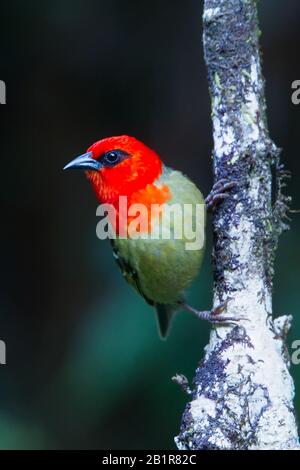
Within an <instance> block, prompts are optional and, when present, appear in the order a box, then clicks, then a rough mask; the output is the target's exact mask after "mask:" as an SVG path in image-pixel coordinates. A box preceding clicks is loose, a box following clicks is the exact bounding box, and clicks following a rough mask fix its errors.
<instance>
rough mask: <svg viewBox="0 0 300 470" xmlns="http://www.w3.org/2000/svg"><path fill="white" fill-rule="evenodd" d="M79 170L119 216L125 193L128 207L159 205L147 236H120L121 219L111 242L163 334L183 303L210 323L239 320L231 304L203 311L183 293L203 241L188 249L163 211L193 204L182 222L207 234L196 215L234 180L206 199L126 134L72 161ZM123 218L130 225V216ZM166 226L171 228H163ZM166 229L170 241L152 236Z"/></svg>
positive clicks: (194, 272)
mask: <svg viewBox="0 0 300 470" xmlns="http://www.w3.org/2000/svg"><path fill="white" fill-rule="evenodd" d="M77 168H78V169H82V170H85V172H86V175H87V178H88V179H89V181H90V182H91V184H92V187H93V189H94V192H95V194H96V197H97V199H98V201H99V202H100V203H106V204H111V205H112V206H113V207H114V209H115V211H116V214H117V215H119V211H120V208H119V198H120V196H123V197H124V196H126V197H127V204H128V207H130V206H131V205H132V204H143V205H144V207H146V208H147V209H149V212H148V213H149V214H150V208H151V207H153V204H157V205H158V206H159V207H161V210H160V211H156V212H155V211H153V213H152V212H151V216H150V218H148V219H147V223H146V225H144V230H145V226H146V231H147V232H148V233H147V235H148V236H147V237H132V236H130V235H128V232H126V235H127V236H126V237H124V236H122V237H120V236H119V235H120V234H119V229H120V226H121V225H122V224H119V222H120V221H119V220H118V223H117V224H115V225H114V227H113V230H114V231H115V234H116V237H115V239H112V240H111V243H112V247H113V252H114V257H115V259H116V261H117V263H118V265H119V267H120V269H121V271H122V274H123V275H124V277H125V279H126V280H127V282H128V283H129V284H130V285H132V286H133V287H134V288H135V290H136V291H137V292H138V293H139V294H140V295H141V296H142V297H143V298H144V299H145V300H146V302H147V303H148V304H150V305H152V306H154V307H155V309H156V312H157V319H158V326H159V331H160V335H161V337H165V336H166V335H167V332H168V328H169V324H170V320H171V317H172V315H173V313H174V312H175V311H176V310H177V309H178V308H179V307H182V308H183V309H185V310H187V311H190V312H193V313H195V314H196V315H197V316H198V317H200V318H204V319H206V320H209V321H210V322H212V323H226V322H230V323H232V322H233V321H237V320H238V319H236V318H235V319H234V318H231V317H226V316H224V315H222V314H221V313H222V312H223V311H224V310H225V308H226V306H227V302H224V303H223V304H221V305H220V306H219V307H218V308H216V309H214V310H212V311H204V312H201V311H198V310H196V309H194V308H193V307H190V306H189V305H188V304H187V303H186V302H185V301H184V291H185V290H186V288H187V287H188V286H189V285H190V284H191V282H192V281H193V280H194V278H195V277H196V276H197V274H198V272H199V269H200V267H201V263H202V258H203V252H204V245H203V244H202V245H201V246H199V247H197V248H196V249H187V248H186V246H187V245H186V244H187V243H189V242H190V239H188V238H187V237H186V235H185V233H186V230H182V236H181V237H178V236H176V234H175V227H174V224H175V223H176V219H172V220H171V218H170V217H163V215H164V214H163V213H164V210H166V207H167V208H169V207H170V205H172V206H173V205H174V204H175V205H177V207H178V205H179V207H182V208H186V207H189V208H191V211H190V215H191V217H189V218H188V219H187V220H186V219H184V223H189V224H191V225H193V226H195V224H196V231H199V233H200V232H201V231H202V232H203V233H204V225H205V211H203V214H204V215H203V217H200V218H197V217H196V207H197V205H198V207H200V205H204V204H206V209H207V208H210V207H213V206H214V205H215V204H216V202H218V201H220V200H221V199H224V198H225V197H226V195H227V194H226V193H224V191H227V190H228V189H230V188H232V186H233V185H234V184H233V183H230V182H229V183H228V182H225V181H219V182H218V183H217V185H215V186H214V188H213V191H212V192H211V194H210V195H209V196H208V198H207V199H206V200H205V201H204V199H203V196H202V194H201V192H200V191H199V189H198V188H197V187H196V186H195V184H194V183H193V182H192V181H191V180H190V179H189V178H187V177H186V176H184V175H183V174H182V173H181V172H180V171H175V170H173V169H171V168H168V167H166V166H165V165H163V163H162V161H161V159H160V158H159V156H158V155H157V153H156V152H154V151H153V150H152V149H150V148H149V147H147V146H146V145H145V144H143V143H142V142H140V141H139V140H137V139H135V138H133V137H129V136H126V135H123V136H118V137H108V138H105V139H102V140H99V141H98V142H95V143H94V144H93V145H92V146H91V147H89V148H88V150H87V152H86V153H85V154H83V155H81V156H80V157H77V158H76V159H75V160H73V161H71V162H70V163H69V164H68V165H66V166H65V168H64V169H65V170H66V169H77ZM173 207H174V206H173ZM193 209H195V210H193ZM183 214H184V211H183ZM175 217H176V215H175ZM124 220H125V221H126V223H127V224H129V223H130V222H132V217H130V216H129V217H128V219H127V220H126V219H124ZM180 223H181V222H180ZM164 224H168V225H169V226H168V227H165V226H164ZM166 228H167V229H168V231H169V232H168V233H169V234H170V237H168V239H167V238H164V237H161V236H160V237H157V236H153V235H156V234H161V233H163V232H164V230H165V229H166ZM188 228H189V229H191V227H188ZM125 230H126V228H125ZM189 233H190V232H189Z"/></svg>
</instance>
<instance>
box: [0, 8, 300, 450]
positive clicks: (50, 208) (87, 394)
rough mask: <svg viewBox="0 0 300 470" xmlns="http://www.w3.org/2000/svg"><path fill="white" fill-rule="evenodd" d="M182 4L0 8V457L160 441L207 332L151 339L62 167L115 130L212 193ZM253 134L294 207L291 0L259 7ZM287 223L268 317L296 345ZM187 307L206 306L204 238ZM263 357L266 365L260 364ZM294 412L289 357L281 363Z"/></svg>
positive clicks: (297, 228) (90, 210)
mask: <svg viewBox="0 0 300 470" xmlns="http://www.w3.org/2000/svg"><path fill="white" fill-rule="evenodd" d="M201 14H202V2H201V1H200V0H187V1H185V2H182V1H180V0H172V1H171V0H165V1H164V2H162V1H159V0H152V1H141V0H139V1H138V0H98V1H92V0H87V1H83V0H72V1H71V0H52V1H51V2H50V1H45V2H38V1H32V0H30V1H28V2H22V1H13V2H10V3H8V2H5V3H3V5H2V6H1V28H0V31H1V32H0V35H1V41H0V49H1V54H0V56H1V61H0V79H1V80H5V82H6V85H7V105H5V106H1V108H0V114H1V127H0V129H1V140H0V148H1V203H2V211H1V237H2V239H1V248H2V250H1V252H2V255H1V279H0V293H1V295H0V302H1V306H0V339H2V340H4V341H5V342H6V346H7V365H5V366H0V448H1V449H117V448H121V449H140V448H141V449H158V448H166V449H169V448H174V447H175V446H174V441H173V437H174V435H176V433H177V432H178V429H179V425H180V418H181V414H182V412H183V409H184V406H185V403H186V401H187V397H185V396H184V395H183V393H182V392H181V391H180V390H179V389H178V387H177V386H176V385H175V384H173V383H172V382H171V377H172V376H173V375H174V374H175V373H176V372H180V373H184V374H185V375H187V376H188V377H189V378H190V379H191V378H192V376H193V371H194V370H195V367H196V366H197V363H198V361H199V360H200V359H201V357H202V356H203V348H204V346H205V344H206V343H207V340H208V336H209V327H208V325H206V324H205V323H204V322H200V321H197V320H196V319H195V318H193V317H192V316H189V315H188V314H184V313H180V314H178V316H177V317H176V319H175V321H174V324H173V328H172V331H171V335H170V337H169V339H168V341H167V342H162V341H160V340H159V338H158V335H157V331H156V324H155V321H154V315H153V312H152V310H151V308H150V307H149V306H147V305H146V304H145V303H144V302H143V300H142V299H141V298H139V297H138V296H137V295H136V294H135V292H134V291H133V290H131V289H130V288H129V287H128V286H127V285H126V284H125V282H124V280H123V279H122V277H121V275H120V273H119V272H118V270H117V268H116V266H115V263H114V261H113V259H112V257H111V252H110V246H109V243H108V242H101V241H99V240H98V239H97V238H96V233H95V229H96V223H97V218H96V215H95V211H96V201H95V200H94V197H93V194H92V192H91V190H90V188H89V187H88V183H87V182H86V181H85V179H84V177H83V175H81V174H72V175H69V174H63V172H62V170H61V169H62V167H63V165H64V164H65V163H66V162H68V161H69V160H70V159H71V158H73V157H75V156H76V155H78V154H80V153H82V152H83V151H85V149H86V148H87V147H88V146H89V145H90V144H91V143H92V142H94V141H95V140H98V139H99V138H101V137H104V136H108V135H118V134H121V133H128V134H131V135H135V136H136V137H137V138H140V139H141V140H143V141H145V142H146V143H148V144H149V145H151V146H152V147H153V148H154V149H156V150H157V151H158V152H159V153H160V155H161V156H162V158H163V160H164V161H165V163H166V164H168V165H170V166H174V167H176V168H178V169H181V170H182V171H183V172H185V173H186V174H188V175H189V176H190V177H192V178H193V179H194V180H195V181H196V183H197V184H198V185H199V187H200V188H201V189H202V190H203V192H204V194H207V193H208V191H209V189H210V186H211V184H212V170H211V158H210V155H211V149H212V137H211V122H210V105H209V96H208V90H207V82H206V70H205V66H204V62H203V52H202V43H201V34H202V30H201ZM260 18H261V29H262V31H263V35H262V46H263V51H264V73H265V76H266V80H267V88H266V93H267V101H268V118H269V125H270V130H271V135H272V137H273V139H274V140H275V141H276V143H277V144H278V145H279V146H281V147H283V149H284V150H283V160H284V162H285V163H286V165H287V167H288V168H289V169H290V170H291V171H292V173H293V179H292V181H291V183H290V184H289V188H288V191H289V193H290V194H291V195H292V196H293V206H294V207H295V208H299V207H300V195H299V183H300V180H299V171H300V160H299V124H300V105H299V106H298V107H297V106H295V105H293V104H292V103H291V83H292V81H293V80H296V79H300V66H299V45H300V28H299V26H300V4H299V2H298V1H297V0H288V1H287V2H285V4H284V8H283V3H282V2H280V1H279V0H266V1H264V2H262V4H261V7H260ZM299 234H300V216H296V215H295V216H293V222H292V230H291V231H290V232H288V233H286V234H284V235H283V236H282V238H281V240H280V246H279V251H278V257H277V262H276V279H275V288H274V311H275V313H276V314H278V315H279V314H283V313H292V314H293V315H294V325H293V330H292V333H291V335H290V337H289V345H290V344H291V343H292V341H293V340H294V339H300V317H299V304H300V300H299V299H300V294H299V279H300V254H299V246H298V241H299ZM208 240H209V241H208V248H207V252H206V257H205V262H204V266H203V269H202V271H201V272H200V274H199V278H198V279H197V281H196V282H195V283H194V285H193V287H192V288H191V290H190V294H189V300H190V302H191V303H192V304H194V305H196V306H198V307H199V308H202V309H203V308H207V307H209V306H210V305H211V298H212V273H211V265H210V251H211V235H210V227H208ZM275 369H276V364H274V371H275ZM292 374H293V377H294V379H295V385H296V407H297V410H298V415H300V365H298V366H293V368H292Z"/></svg>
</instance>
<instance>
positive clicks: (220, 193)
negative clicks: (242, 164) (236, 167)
mask: <svg viewBox="0 0 300 470" xmlns="http://www.w3.org/2000/svg"><path fill="white" fill-rule="evenodd" d="M236 184H237V183H236V182H235V181H228V180H226V179H221V180H219V181H218V182H217V183H215V184H214V185H213V187H212V190H211V192H210V193H209V195H208V196H207V198H206V199H205V204H206V208H207V211H209V212H212V211H213V210H214V209H215V207H216V206H217V205H218V204H219V203H220V202H221V201H223V200H224V199H227V198H228V197H230V194H228V192H227V191H229V190H230V189H232V188H234V187H235V186H236Z"/></svg>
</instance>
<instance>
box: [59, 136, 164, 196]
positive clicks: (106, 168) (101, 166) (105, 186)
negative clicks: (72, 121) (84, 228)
mask: <svg viewBox="0 0 300 470" xmlns="http://www.w3.org/2000/svg"><path fill="white" fill-rule="evenodd" d="M69 168H80V169H84V170H86V174H87V177H88V179H89V180H90V181H91V183H92V186H93V188H94V191H95V193H96V196H97V198H98V200H99V201H100V202H102V203H103V202H104V203H112V204H113V203H114V202H115V201H117V200H118V198H119V196H131V195H132V194H133V193H135V192H136V191H139V190H142V189H143V188H145V187H146V186H147V185H148V184H152V183H153V182H154V181H155V180H156V179H157V178H159V176H160V175H161V172H162V162H161V160H160V158H159V156H158V155H157V154H156V153H155V152H154V151H153V150H151V149H150V148H149V147H147V146H146V145H145V144H143V143H142V142H140V141H139V140H137V139H135V138H134V137H129V136H127V135H122V136H118V137H108V138H106V139H102V140H99V141H98V142H95V143H94V144H93V145H91V147H89V148H88V150H87V152H86V153H85V154H84V155H81V156H80V157H78V158H76V159H75V160H73V161H72V162H70V163H69V164H68V165H66V167H65V169H69Z"/></svg>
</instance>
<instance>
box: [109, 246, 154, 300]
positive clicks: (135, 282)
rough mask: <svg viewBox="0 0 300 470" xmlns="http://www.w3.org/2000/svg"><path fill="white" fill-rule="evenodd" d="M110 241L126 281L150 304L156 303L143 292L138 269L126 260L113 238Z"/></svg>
mask: <svg viewBox="0 0 300 470" xmlns="http://www.w3.org/2000/svg"><path fill="white" fill-rule="evenodd" d="M110 242H111V246H112V250H113V256H114V259H115V260H116V263H117V265H118V266H119V268H120V271H121V273H122V274H123V276H124V277H125V279H126V281H127V282H128V283H129V284H131V285H132V286H133V287H134V288H135V289H136V290H137V291H138V293H139V294H140V295H141V296H142V297H143V298H144V299H145V301H146V302H147V303H148V304H149V305H154V302H153V301H152V300H150V299H149V298H148V297H147V296H146V295H145V293H144V292H143V290H142V287H141V283H140V280H139V276H138V273H137V271H136V270H135V269H134V268H133V267H132V265H131V264H130V262H129V261H127V260H125V259H124V258H123V257H122V256H121V254H120V252H119V250H118V248H117V246H116V244H115V243H114V240H113V239H111V240H110Z"/></svg>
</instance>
